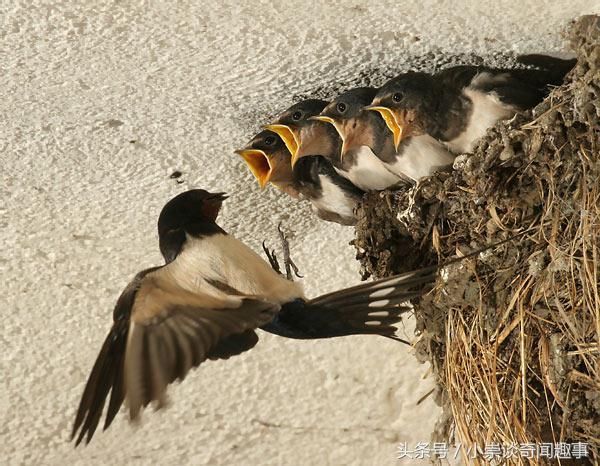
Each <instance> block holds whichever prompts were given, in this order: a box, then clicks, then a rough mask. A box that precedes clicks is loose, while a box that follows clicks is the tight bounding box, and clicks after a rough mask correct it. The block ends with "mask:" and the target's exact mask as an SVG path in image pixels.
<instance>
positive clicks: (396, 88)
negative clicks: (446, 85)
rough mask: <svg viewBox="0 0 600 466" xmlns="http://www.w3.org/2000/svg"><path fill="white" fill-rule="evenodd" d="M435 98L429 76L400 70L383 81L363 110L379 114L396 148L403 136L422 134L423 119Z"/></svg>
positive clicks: (429, 110) (430, 109)
mask: <svg viewBox="0 0 600 466" xmlns="http://www.w3.org/2000/svg"><path fill="white" fill-rule="evenodd" d="M435 100H436V97H435V94H434V92H433V86H432V82H431V76H430V75H428V74H426V73H404V74H402V75H400V76H397V77H395V78H394V79H391V80H390V81H388V82H387V83H385V84H384V85H383V86H382V87H381V88H380V89H379V90H378V92H377V95H375V97H374V99H373V102H372V103H371V105H369V106H368V107H367V109H368V110H372V111H374V112H378V113H379V114H380V115H381V116H382V118H383V120H384V121H385V123H386V125H387V127H388V128H389V130H390V131H391V132H392V134H393V136H394V146H395V147H396V150H398V147H399V146H400V143H401V142H402V140H403V139H405V138H407V137H408V136H411V135H416V134H422V133H423V131H422V128H423V123H424V118H425V117H426V115H428V114H431V112H432V103H434V102H435Z"/></svg>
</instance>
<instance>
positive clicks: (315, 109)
mask: <svg viewBox="0 0 600 466" xmlns="http://www.w3.org/2000/svg"><path fill="white" fill-rule="evenodd" d="M326 106H327V102H326V101H324V100H319V99H306V100H303V101H302V102H298V103H297V104H294V105H292V106H291V107H290V108H288V109H287V110H285V111H284V112H282V113H281V114H280V115H278V116H277V118H276V119H275V121H273V122H272V123H270V124H268V125H265V126H264V128H265V129H268V130H271V131H273V132H275V133H277V134H278V135H279V137H281V139H282V140H283V142H284V143H285V145H286V147H287V148H288V150H289V152H290V154H291V164H292V167H293V166H295V165H296V163H297V162H298V160H300V159H301V158H302V157H306V156H309V155H313V156H314V155H321V156H323V157H328V156H329V154H330V153H331V152H334V151H335V149H337V147H333V146H334V145H335V144H337V143H338V141H337V140H336V139H338V137H337V133H336V132H335V130H334V129H333V128H330V127H329V125H327V124H322V123H316V122H314V121H311V120H310V118H311V117H313V116H315V115H318V114H319V113H321V111H322V110H323V109H324V108H325V107H326Z"/></svg>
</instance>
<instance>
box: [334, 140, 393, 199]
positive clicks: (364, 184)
mask: <svg viewBox="0 0 600 466" xmlns="http://www.w3.org/2000/svg"><path fill="white" fill-rule="evenodd" d="M355 161H356V163H355V164H354V165H352V166H351V167H350V168H349V169H348V170H342V169H338V168H336V171H337V172H338V173H339V174H340V175H342V176H343V177H345V178H347V179H349V180H350V181H352V183H354V185H355V186H358V187H359V188H360V189H362V190H364V191H371V190H381V189H386V188H389V187H390V186H393V185H395V184H396V183H398V182H399V181H401V178H400V177H398V176H397V175H395V174H394V173H392V172H390V171H389V170H388V169H387V168H386V167H385V164H384V163H383V162H382V161H381V160H380V159H379V158H378V157H377V156H376V155H375V154H374V153H373V151H372V150H371V149H370V148H369V147H367V146H362V147H361V148H360V149H359V150H358V153H357V154H356V156H355Z"/></svg>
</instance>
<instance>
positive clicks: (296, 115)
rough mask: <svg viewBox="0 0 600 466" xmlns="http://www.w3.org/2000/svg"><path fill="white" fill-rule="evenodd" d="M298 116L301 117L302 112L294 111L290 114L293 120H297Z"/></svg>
mask: <svg viewBox="0 0 600 466" xmlns="http://www.w3.org/2000/svg"><path fill="white" fill-rule="evenodd" d="M300 118H302V112H294V114H293V115H292V120H294V121H298V120H299V119H300Z"/></svg>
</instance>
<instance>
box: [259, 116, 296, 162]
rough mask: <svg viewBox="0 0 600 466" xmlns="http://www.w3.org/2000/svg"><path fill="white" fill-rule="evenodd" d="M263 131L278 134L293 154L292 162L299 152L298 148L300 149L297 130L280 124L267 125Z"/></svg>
mask: <svg viewBox="0 0 600 466" xmlns="http://www.w3.org/2000/svg"><path fill="white" fill-rule="evenodd" d="M263 129H268V130H269V131H273V132H274V133H276V134H277V135H278V136H279V137H280V138H281V139H282V140H283V142H284V143H285V147H287V149H288V151H289V152H290V154H292V160H294V157H295V154H296V153H297V152H298V147H300V141H299V139H298V133H297V130H295V129H292V128H291V127H290V126H288V125H282V124H280V123H274V124H270V125H265V126H263Z"/></svg>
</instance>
